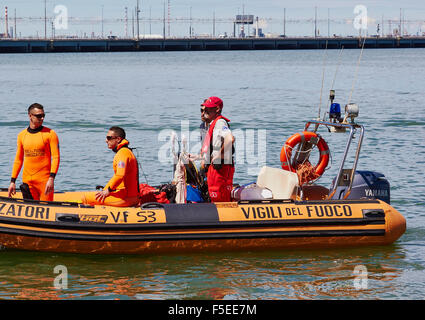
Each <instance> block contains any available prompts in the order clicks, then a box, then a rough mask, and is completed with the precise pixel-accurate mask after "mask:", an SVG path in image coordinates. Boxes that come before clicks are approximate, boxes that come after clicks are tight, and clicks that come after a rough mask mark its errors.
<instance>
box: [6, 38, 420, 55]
mask: <svg viewBox="0 0 425 320" xmlns="http://www.w3.org/2000/svg"><path fill="white" fill-rule="evenodd" d="M363 41H364V38H359V37H332V38H322V37H320V38H313V37H312V38H309V37H298V38H285V37H279V38H167V39H162V38H161V39H142V38H140V39H139V40H137V39H47V40H46V39H0V53H36V52H136V51H212V50H300V49H301V50H302V49H325V48H328V49H341V48H342V47H344V49H358V48H361V47H362V44H363ZM364 47H365V48H375V49H383V48H425V37H405V38H403V37H368V38H366V39H365V43H364Z"/></svg>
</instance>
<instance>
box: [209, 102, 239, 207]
mask: <svg viewBox="0 0 425 320" xmlns="http://www.w3.org/2000/svg"><path fill="white" fill-rule="evenodd" d="M201 106H202V107H203V109H202V110H201V112H202V113H203V114H204V118H205V122H206V123H208V125H209V126H208V131H207V133H206V135H205V139H204V142H203V145H202V150H201V154H202V155H203V156H204V158H205V161H206V163H207V164H209V166H208V171H207V182H208V192H209V195H210V198H211V201H212V202H228V201H230V200H231V196H230V195H231V191H232V188H233V175H234V173H235V167H234V158H233V154H234V142H235V138H234V137H233V135H232V132H231V131H230V128H229V122H230V120H229V119H227V118H225V117H224V116H222V115H221V112H222V110H223V101H222V100H221V99H220V98H218V97H210V98H208V99H207V100H206V101H204V103H202V105H201Z"/></svg>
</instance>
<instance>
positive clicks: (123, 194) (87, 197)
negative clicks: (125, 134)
mask: <svg viewBox="0 0 425 320" xmlns="http://www.w3.org/2000/svg"><path fill="white" fill-rule="evenodd" d="M128 144H129V142H128V141H127V140H126V139H123V140H122V141H121V143H120V144H119V145H118V146H117V148H116V149H115V150H114V151H115V152H116V155H115V157H114V161H113V168H114V176H113V177H112V178H111V180H109V182H108V184H107V185H106V186H105V187H104V190H106V189H108V188H109V190H110V191H111V194H110V195H109V196H107V197H106V198H105V200H104V201H103V202H99V201H98V200H96V192H86V193H84V194H83V198H82V201H83V203H85V204H89V205H92V206H93V205H107V206H115V207H131V206H135V205H137V204H138V203H139V188H138V185H139V178H138V172H139V171H138V165H137V159H136V157H135V156H134V154H133V152H132V151H131V150H130V149H129V148H128Z"/></svg>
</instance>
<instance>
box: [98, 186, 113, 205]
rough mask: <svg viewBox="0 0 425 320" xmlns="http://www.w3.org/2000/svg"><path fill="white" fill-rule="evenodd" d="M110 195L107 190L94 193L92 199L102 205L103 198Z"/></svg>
mask: <svg viewBox="0 0 425 320" xmlns="http://www.w3.org/2000/svg"><path fill="white" fill-rule="evenodd" d="M110 194H111V192H109V188H107V189H106V190H102V191H99V192H96V195H95V196H94V198H95V199H96V200H97V201H99V202H100V203H103V202H104V201H105V198H106V197H107V196H109V195H110Z"/></svg>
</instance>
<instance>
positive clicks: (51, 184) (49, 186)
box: [44, 177, 55, 196]
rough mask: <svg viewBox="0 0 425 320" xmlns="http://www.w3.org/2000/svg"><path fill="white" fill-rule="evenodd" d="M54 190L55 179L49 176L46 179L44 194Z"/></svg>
mask: <svg viewBox="0 0 425 320" xmlns="http://www.w3.org/2000/svg"><path fill="white" fill-rule="evenodd" d="M54 190H55V179H54V178H53V177H50V178H49V180H47V183H46V188H45V189H44V194H45V195H46V196H47V195H48V194H49V193H52V192H53V191H54Z"/></svg>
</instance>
